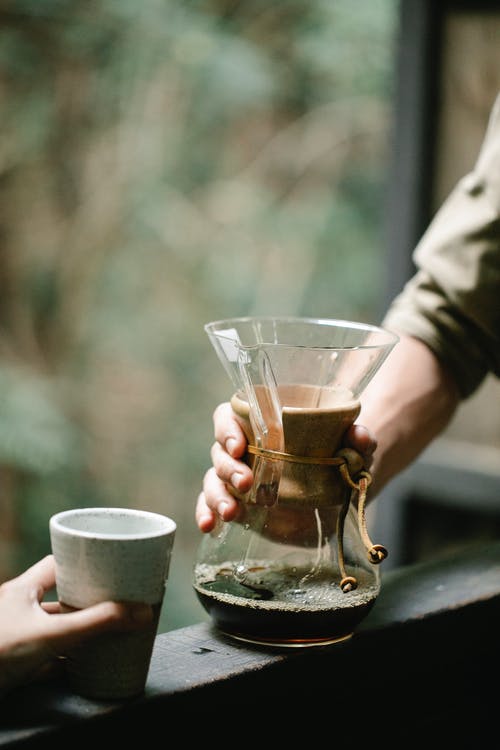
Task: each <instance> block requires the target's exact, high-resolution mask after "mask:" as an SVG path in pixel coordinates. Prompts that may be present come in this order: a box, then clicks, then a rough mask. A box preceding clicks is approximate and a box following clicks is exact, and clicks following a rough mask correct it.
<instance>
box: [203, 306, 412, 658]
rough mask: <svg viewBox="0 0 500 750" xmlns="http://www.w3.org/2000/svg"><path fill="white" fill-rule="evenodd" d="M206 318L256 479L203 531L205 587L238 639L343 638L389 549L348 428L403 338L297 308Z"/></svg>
mask: <svg viewBox="0 0 500 750" xmlns="http://www.w3.org/2000/svg"><path fill="white" fill-rule="evenodd" d="M205 329H206V331H207V333H208V336H209V338H210V340H211V342H212V344H213V345H214V348H215V351H216V353H217V354H218V356H219V359H220V361H221V362H222V364H223V366H224V368H225V369H226V371H227V373H228V375H229V376H230V378H231V381H232V384H233V394H232V397H231V406H232V408H233V411H234V412H235V414H236V415H237V416H238V418H239V421H240V423H241V424H242V425H243V427H244V430H245V434H246V437H247V440H248V448H247V454H246V457H245V460H246V461H247V463H248V464H249V465H250V466H251V467H252V471H253V475H254V481H253V486H252V488H251V490H250V491H249V492H248V493H246V494H245V495H238V498H239V500H240V512H239V514H238V518H237V519H236V520H235V521H231V522H229V523H225V522H222V521H219V522H218V524H217V526H216V528H215V529H214V530H213V531H212V532H211V533H210V534H206V535H204V537H203V539H202V541H201V544H200V546H199V549H198V554H197V559H196V562H195V566H194V574H193V585H194V589H195V591H196V594H197V596H198V598H199V600H200V602H201V604H202V605H203V607H204V608H205V610H206V611H207V612H208V613H209V614H210V616H211V617H212V619H213V622H214V624H215V625H216V626H217V627H218V628H219V629H220V630H221V631H223V632H224V633H226V634H228V635H230V636H232V637H233V638H237V639H240V640H243V641H247V642H252V643H258V644H263V645H272V646H286V647H290V646H312V645H324V644H328V643H335V642H338V641H342V640H345V639H347V638H349V637H350V636H351V635H352V633H353V631H354V629H355V628H356V626H357V625H358V624H359V622H360V621H361V620H362V619H363V618H364V617H365V616H366V615H367V614H368V612H369V611H370V609H371V607H372V606H373V604H374V603H375V601H376V598H377V596H378V594H379V591H380V574H379V569H378V563H380V562H381V561H382V560H383V559H384V558H385V556H386V554H387V552H386V550H385V548H383V547H382V546H381V545H376V544H373V543H372V542H371V540H370V538H369V536H368V533H367V529H366V520H365V514H364V508H365V501H366V492H367V489H368V486H369V482H370V475H369V473H368V472H367V471H365V470H364V468H363V464H362V459H361V457H360V456H359V455H358V454H357V453H356V452H355V451H353V450H349V449H345V448H342V438H343V436H344V433H345V431H346V430H347V429H348V428H349V427H350V426H351V425H352V424H353V422H354V421H355V420H356V418H357V417H358V415H359V412H360V401H359V397H360V395H361V393H362V391H363V389H364V388H365V386H366V385H367V383H368V382H369V381H370V380H371V378H372V377H373V375H374V373H375V372H376V371H377V370H378V368H379V367H380V365H381V364H382V362H383V361H384V360H385V358H386V357H387V355H388V354H389V352H390V351H391V349H392V348H393V346H394V345H395V343H396V342H397V337H396V336H395V335H394V334H393V333H391V332H389V331H386V330H384V329H382V328H378V327H376V326H369V325H364V324H359V323H354V322H346V321H337V320H317V319H311V318H291V317H285V318H278V317H253V318H238V319H231V320H223V321H218V322H214V323H209V324H207V325H206V326H205ZM233 493H234V494H236V493H235V491H234V490H233Z"/></svg>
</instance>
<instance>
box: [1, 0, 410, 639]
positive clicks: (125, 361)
mask: <svg viewBox="0 0 500 750" xmlns="http://www.w3.org/2000/svg"><path fill="white" fill-rule="evenodd" d="M0 20H1V23H0V108H1V117H0V129H1V137H0V168H1V179H0V482H1V487H2V492H1V495H0V513H1V518H2V532H1V538H0V541H1V552H0V574H1V575H2V577H7V576H9V575H12V574H14V573H15V572H17V571H19V570H21V569H23V568H24V567H25V566H26V565H28V564H30V563H31V562H34V561H35V560H36V559H38V558H39V557H40V556H41V555H43V554H45V553H46V552H48V551H49V542H48V532H47V527H48V518H49V517H50V515H51V514H52V513H53V512H55V511H57V510H61V509H63V508H66V507H70V506H75V505H102V504H110V505H125V506H142V507H145V508H148V509H150V510H155V511H159V512H163V513H166V514H169V515H171V516H173V517H174V518H175V519H176V521H177V523H178V534H177V539H176V548H175V554H174V558H173V561H172V567H171V576H170V580H169V586H168V589H167V604H168V606H167V607H166V611H165V614H164V617H163V620H162V628H163V629H169V628H172V627H180V626H182V625H185V624H189V623H190V622H193V621H197V620H199V619H201V618H202V617H203V616H204V615H203V612H202V610H201V608H200V607H199V605H198V604H197V601H196V600H195V597H194V594H193V593H192V590H191V585H190V575H191V565H192V560H193V555H194V550H195V548H196V545H197V544H198V541H199V532H198V531H197V528H196V527H195V523H194V506H195V502H196V497H197V494H198V492H199V490H200V488H201V482H202V478H203V474H204V472H205V470H206V468H207V467H208V465H209V462H210V456H209V449H210V445H211V442H212V439H213V437H212V411H213V408H214V406H215V405H216V404H217V403H218V402H219V401H221V400H223V399H225V398H227V397H228V396H229V395H230V393H229V383H228V382H226V377H225V375H224V373H223V371H222V369H221V368H220V365H219V364H218V363H217V361H216V358H215V355H214V353H213V351H211V348H210V345H209V342H208V339H207V338H206V336H205V334H204V331H203V324H204V323H206V322H208V321H210V320H215V319H219V318H223V317H227V316H236V315H250V314H257V313H261V314H264V313H266V314H273V313H276V314H278V313H280V314H298V315H301V314H303V315H309V316H321V317H340V318H354V319H358V320H365V321H369V322H376V318H378V310H379V307H380V304H381V302H380V295H381V288H382V283H383V273H384V268H383V259H384V248H383V233H382V226H383V210H384V193H385V180H386V166H387V155H388V153H387V152H388V148H389V139H388V129H389V127H390V115H391V103H392V81H393V40H394V34H395V30H396V22H397V7H396V0H357V1H356V2H355V3H353V2H350V1H349V0H288V1H286V2H285V1H280V0H276V2H274V3H269V1H268V0H253V2H240V1H238V0H205V1H204V2H202V1H195V0H144V1H143V2H140V3H137V2H135V1H134V2H132V0H11V1H10V2H8V1H5V2H1V3H0Z"/></svg>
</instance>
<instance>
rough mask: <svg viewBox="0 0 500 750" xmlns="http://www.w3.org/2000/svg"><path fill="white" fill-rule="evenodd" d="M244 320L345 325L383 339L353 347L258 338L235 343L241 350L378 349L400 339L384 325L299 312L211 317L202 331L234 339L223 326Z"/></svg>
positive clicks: (252, 321) (351, 329)
mask: <svg viewBox="0 0 500 750" xmlns="http://www.w3.org/2000/svg"><path fill="white" fill-rule="evenodd" d="M246 323H257V324H258V323H277V324H287V323H290V324H294V323H295V324H306V325H309V324H310V325H318V326H324V327H325V328H327V327H330V328H332V329H333V328H337V329H339V330H340V329H341V328H344V329H346V330H350V331H357V332H365V333H376V334H378V335H379V336H381V337H383V338H384V341H381V342H378V343H371V344H370V343H360V344H356V345H353V346H344V345H337V346H335V345H331V346H330V345H328V346H322V345H316V346H315V345H311V344H286V343H283V342H279V341H258V342H255V343H252V344H242V343H241V342H238V346H239V347H240V348H241V349H254V348H257V347H261V346H276V347H288V348H296V349H300V348H304V349H319V350H332V351H335V350H345V349H381V348H384V347H389V346H394V345H395V344H397V343H398V341H399V335H398V334H397V333H395V331H392V330H390V329H389V328H385V327H383V326H379V325H375V324H372V323H363V322H360V321H354V320H343V319H341V318H315V317H307V316H299V315H247V316H242V317H234V318H221V319H220V320H213V321H211V322H209V323H205V325H204V329H205V332H206V333H207V334H208V335H210V334H212V335H216V336H218V337H219V338H225V339H228V340H231V341H233V342H234V336H233V335H230V334H229V333H228V334H227V335H226V336H225V335H224V327H225V328H227V329H230V328H231V327H233V328H234V327H236V326H237V325H238V324H240V325H241V324H246Z"/></svg>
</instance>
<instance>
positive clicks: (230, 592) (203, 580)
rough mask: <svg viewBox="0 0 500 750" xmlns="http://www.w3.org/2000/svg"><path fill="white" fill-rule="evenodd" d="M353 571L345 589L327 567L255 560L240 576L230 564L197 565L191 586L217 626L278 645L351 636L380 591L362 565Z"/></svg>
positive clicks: (291, 644) (328, 640) (236, 568)
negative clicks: (352, 584) (352, 582)
mask: <svg viewBox="0 0 500 750" xmlns="http://www.w3.org/2000/svg"><path fill="white" fill-rule="evenodd" d="M247 562H248V561H247ZM301 573H302V574H303V575H301ZM351 573H352V574H355V575H356V578H357V580H358V582H359V586H358V588H357V589H356V590H354V591H350V592H347V593H344V592H343V591H342V590H341V589H340V587H339V580H338V576H335V575H334V573H333V572H332V571H331V570H328V569H322V570H320V571H317V572H316V573H315V574H314V575H311V573H310V571H306V570H305V569H304V571H300V570H297V568H296V567H293V568H287V567H279V566H277V565H276V566H273V567H270V566H269V565H268V564H266V563H259V562H258V561H255V562H254V564H253V565H251V566H249V567H247V568H246V572H245V575H244V576H241V575H239V574H238V566H235V565H231V564H230V563H227V564H224V565H218V566H212V565H207V564H200V565H198V566H197V567H196V569H195V576H194V588H195V591H196V593H197V596H198V598H199V600H200V602H201V604H202V605H203V607H204V608H205V610H206V611H207V612H208V613H209V614H210V616H211V617H212V619H213V620H214V622H215V624H216V625H217V627H219V629H220V630H221V631H223V632H225V633H228V634H229V635H232V636H233V637H236V638H239V639H241V640H245V641H249V642H255V643H262V644H267V645H279V646H287V645H288V646H294V645H296V646H300V645H307V644H327V643H335V642H337V641H340V640H344V639H346V638H349V637H350V636H351V635H352V633H353V630H354V628H355V627H356V625H357V624H358V623H359V622H360V621H361V620H362V619H363V618H364V617H365V616H366V615H367V614H368V612H369V610H370V609H371V608H372V606H373V604H374V603H375V600H376V598H377V595H378V593H379V585H378V583H376V582H375V581H374V580H373V578H371V577H368V575H367V574H366V573H365V572H364V571H363V570H362V569H358V568H356V570H351Z"/></svg>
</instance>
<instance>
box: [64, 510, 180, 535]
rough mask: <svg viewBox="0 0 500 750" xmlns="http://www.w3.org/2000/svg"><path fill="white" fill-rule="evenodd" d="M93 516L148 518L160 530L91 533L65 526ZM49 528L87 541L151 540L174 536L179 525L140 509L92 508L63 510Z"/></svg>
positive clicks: (159, 514) (167, 517) (161, 515)
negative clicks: (77, 519) (66, 521)
mask: <svg viewBox="0 0 500 750" xmlns="http://www.w3.org/2000/svg"><path fill="white" fill-rule="evenodd" d="M91 515H99V516H105V515H108V516H113V515H114V516H122V517H123V516H127V517H133V518H139V517H140V518H148V519H150V520H153V521H156V522H158V523H159V526H158V528H156V529H149V530H148V531H143V532H140V531H133V532H130V533H129V532H107V531H106V532H103V531H89V530H88V529H78V528H75V527H73V526H69V525H67V524H65V520H66V519H70V518H78V516H81V517H83V518H84V517H87V516H91ZM49 527H50V530H51V531H56V532H58V533H61V534H65V535H67V536H74V537H82V538H86V539H116V540H119V539H129V540H133V539H151V538H155V537H162V536H169V535H170V534H173V533H174V532H175V531H176V529H177V524H176V522H175V521H174V520H173V518H170V516H166V515H163V514H162V513H155V512H153V511H149V510H141V509H138V508H119V507H111V506H95V507H91V508H70V509H68V510H62V511H59V512H58V513H54V515H53V516H51V518H50V520H49Z"/></svg>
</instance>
